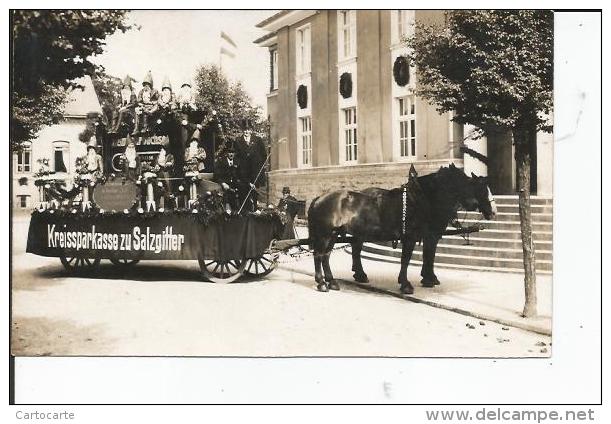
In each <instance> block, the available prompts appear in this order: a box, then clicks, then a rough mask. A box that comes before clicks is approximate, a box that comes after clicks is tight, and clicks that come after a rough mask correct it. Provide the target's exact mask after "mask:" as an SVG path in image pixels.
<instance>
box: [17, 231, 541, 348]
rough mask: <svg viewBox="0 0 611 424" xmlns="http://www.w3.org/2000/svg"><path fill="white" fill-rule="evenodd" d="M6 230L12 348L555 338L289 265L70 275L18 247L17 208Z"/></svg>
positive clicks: (173, 266) (461, 343) (155, 265)
mask: <svg viewBox="0 0 611 424" xmlns="http://www.w3.org/2000/svg"><path fill="white" fill-rule="evenodd" d="M13 234H14V237H15V240H14V256H13V320H12V321H13V322H12V328H13V339H12V340H13V341H12V349H13V353H14V354H17V355H198V356H216V355H231V356H302V355H306V356H310V355H313V356H319V355H322V356H337V355H341V356H369V355H383V356H500V357H508V356H548V355H549V352H550V350H551V348H550V347H549V343H550V338H549V337H545V336H541V335H538V334H535V333H530V332H527V331H523V330H519V329H516V328H508V327H505V328H506V329H503V328H502V326H501V325H498V324H495V323H492V322H489V321H481V322H480V321H479V320H476V319H473V318H469V317H466V316H463V315H459V314H455V313H453V312H448V311H444V310H441V309H437V308H433V307H430V306H426V305H420V304H416V303H412V302H408V301H405V300H402V299H398V298H395V297H391V296H387V295H383V294H376V293H372V292H369V291H366V290H362V289H360V288H358V287H351V286H347V285H343V286H342V290H341V291H339V292H330V293H326V294H322V293H319V292H317V291H316V290H315V289H314V284H313V280H312V278H311V277H310V276H307V275H304V274H303V273H301V272H291V271H289V270H286V269H278V270H276V271H275V272H273V273H272V274H270V275H269V276H268V277H267V278H266V279H264V280H259V281H243V282H240V283H234V284H229V285H218V284H213V283H207V282H202V281H200V280H199V279H198V266H197V263H196V262H195V261H186V262H170V261H159V262H141V263H140V264H138V265H136V266H135V267H134V268H133V269H131V270H130V271H128V272H127V273H124V274H120V273H118V271H117V269H116V268H114V266H113V265H111V264H110V262H108V261H102V264H101V266H100V269H99V271H98V272H97V274H96V275H95V276H92V278H76V277H69V276H67V275H66V274H65V273H64V271H63V268H62V266H61V264H60V262H59V260H58V259H56V258H42V257H38V256H34V255H31V254H25V253H23V252H24V250H25V237H26V234H27V219H18V221H17V222H16V223H15V225H14V227H13ZM340 254H345V253H342V252H339V253H338V255H340ZM302 261H305V262H310V261H311V259H310V258H304V259H302ZM302 266H303V264H302ZM369 269H370V275H373V273H374V272H375V271H371V265H369ZM412 272H414V271H412ZM410 277H412V275H411V274H410ZM413 277H414V280H416V278H415V276H413ZM468 324H469V326H468ZM470 327H474V328H470ZM541 343H545V344H546V347H542V346H540V345H541ZM542 349H543V352H541V350H542Z"/></svg>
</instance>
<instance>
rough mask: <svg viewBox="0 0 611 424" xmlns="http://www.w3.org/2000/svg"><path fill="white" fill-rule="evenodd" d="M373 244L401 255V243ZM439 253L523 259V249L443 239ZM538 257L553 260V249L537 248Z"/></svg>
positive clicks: (538, 258) (419, 249)
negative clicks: (475, 244) (492, 246)
mask: <svg viewBox="0 0 611 424" xmlns="http://www.w3.org/2000/svg"><path fill="white" fill-rule="evenodd" d="M371 245H373V246H375V247H376V248H379V249H383V250H385V251H387V252H399V256H400V252H401V249H400V247H401V246H400V245H398V246H397V248H396V249H393V248H392V245H391V244H390V243H386V242H382V243H377V242H376V243H371ZM414 252H422V245H421V244H416V247H415V248H414ZM437 253H447V254H449V255H458V256H465V255H466V256H475V257H482V258H489V259H499V258H500V259H503V258H507V259H520V260H521V259H523V253H522V249H512V248H496V249H491V248H489V247H482V246H474V245H468V246H466V245H457V244H446V243H444V242H443V241H442V242H440V243H439V244H438V245H437ZM535 253H536V258H537V260H542V261H551V260H552V251H551V250H544V249H536V250H535Z"/></svg>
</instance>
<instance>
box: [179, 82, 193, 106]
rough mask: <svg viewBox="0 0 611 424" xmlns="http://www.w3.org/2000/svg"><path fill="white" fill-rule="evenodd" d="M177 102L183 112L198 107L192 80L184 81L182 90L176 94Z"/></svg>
mask: <svg viewBox="0 0 611 424" xmlns="http://www.w3.org/2000/svg"><path fill="white" fill-rule="evenodd" d="M176 102H177V103H178V109H179V110H180V111H181V112H184V113H189V112H191V111H193V110H195V109H197V106H196V105H195V96H194V95H193V90H192V89H191V83H190V82H188V81H186V82H183V83H182V85H181V86H180V90H178V95H177V96H176Z"/></svg>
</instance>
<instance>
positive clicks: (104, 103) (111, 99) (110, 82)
mask: <svg viewBox="0 0 611 424" xmlns="http://www.w3.org/2000/svg"><path fill="white" fill-rule="evenodd" d="M91 80H92V82H93V88H94V89H95V93H96V94H97V96H98V100H99V101H100V106H101V107H102V113H103V114H104V121H105V123H106V124H110V123H112V117H113V113H114V112H115V110H116V101H117V97H118V95H119V92H120V91H121V87H122V81H121V78H118V77H114V76H112V75H108V74H107V73H106V72H105V71H104V70H97V71H96V73H95V74H94V75H93V77H92V79H91Z"/></svg>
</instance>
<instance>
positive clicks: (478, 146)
mask: <svg viewBox="0 0 611 424" xmlns="http://www.w3.org/2000/svg"><path fill="white" fill-rule="evenodd" d="M464 131H465V146H467V147H468V148H469V149H472V150H475V151H476V152H478V153H480V154H482V155H484V156H488V139H487V138H486V137H481V138H478V139H474V138H473V136H472V134H474V133H475V131H476V128H475V127H474V126H473V125H469V124H467V125H465V130H464ZM463 160H464V167H465V168H464V169H465V174H467V175H469V176H470V175H471V172H473V173H474V174H475V175H478V176H480V177H487V176H488V166H487V165H486V164H485V163H483V162H482V161H480V160H479V159H476V158H474V157H472V156H471V155H469V154H467V153H465V154H464V158H463Z"/></svg>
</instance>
